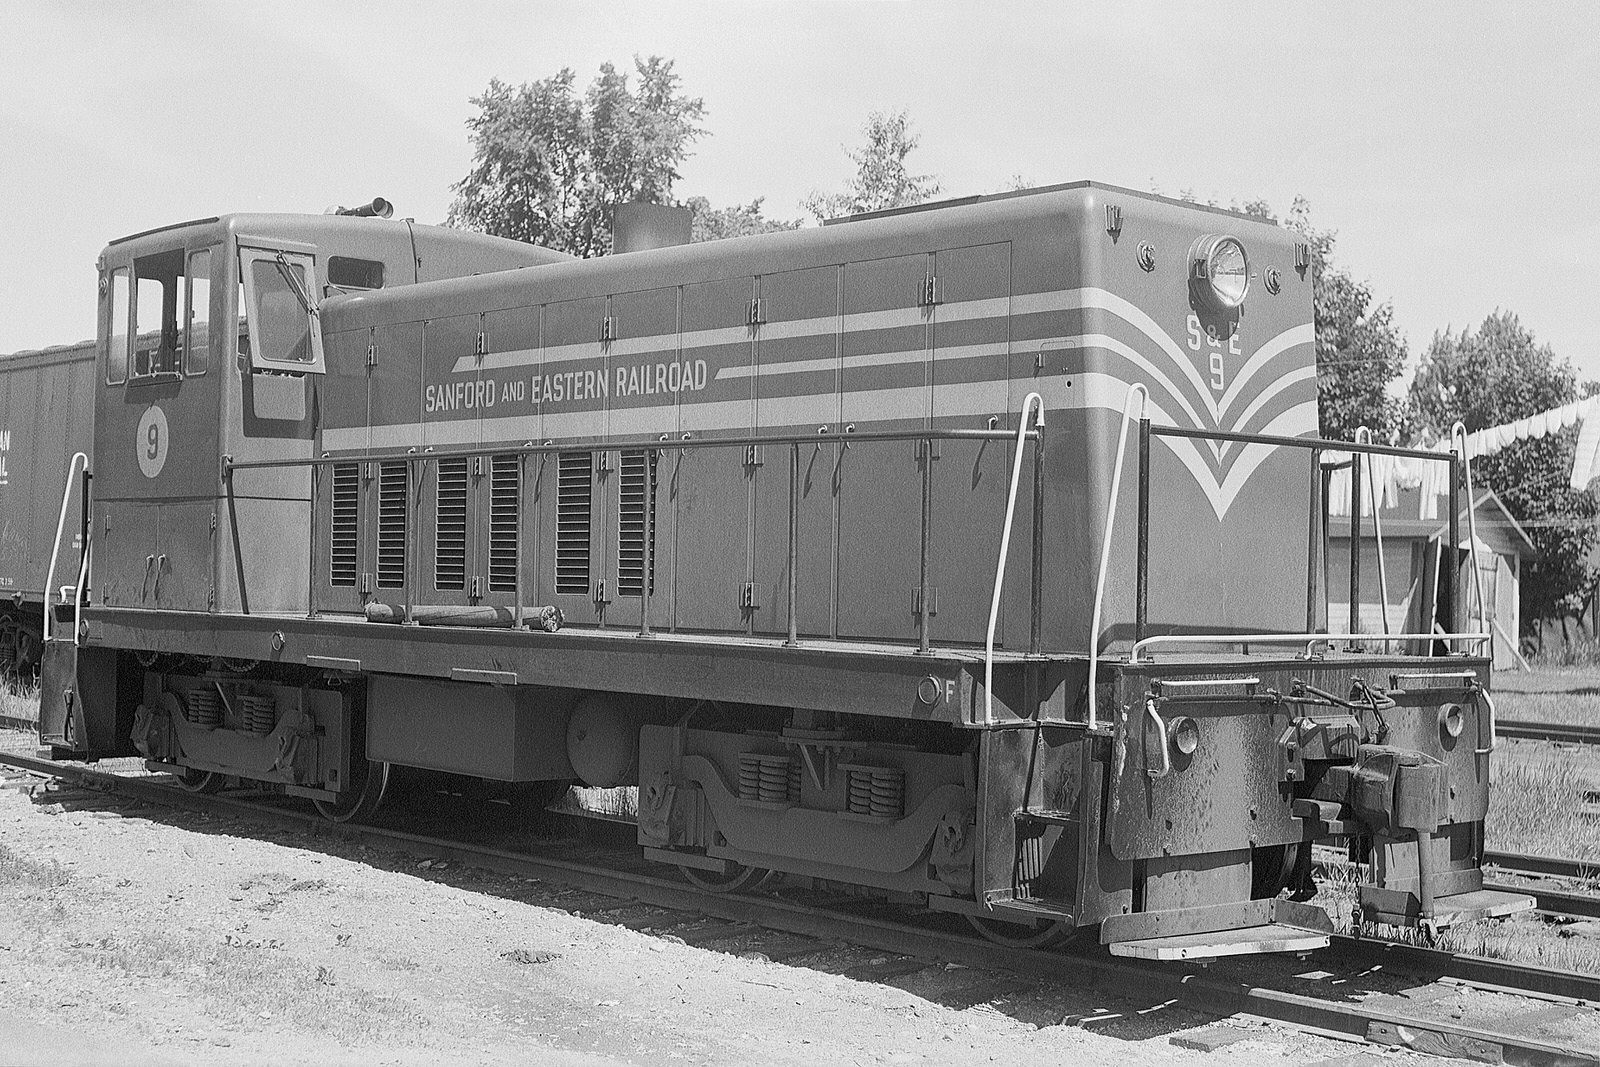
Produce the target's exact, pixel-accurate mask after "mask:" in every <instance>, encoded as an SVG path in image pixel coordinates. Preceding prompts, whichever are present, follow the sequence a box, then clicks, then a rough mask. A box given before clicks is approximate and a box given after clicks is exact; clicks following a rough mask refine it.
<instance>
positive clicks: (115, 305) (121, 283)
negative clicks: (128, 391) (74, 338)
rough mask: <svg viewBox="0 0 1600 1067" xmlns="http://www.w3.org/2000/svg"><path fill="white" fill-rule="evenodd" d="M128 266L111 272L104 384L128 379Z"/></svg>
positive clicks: (117, 383)
mask: <svg viewBox="0 0 1600 1067" xmlns="http://www.w3.org/2000/svg"><path fill="white" fill-rule="evenodd" d="M128 340H129V336H128V268H127V267H118V268H117V269H116V270H114V271H112V272H111V320H110V321H109V322H107V323H106V384H108V385H120V384H122V383H123V382H125V381H127V380H128Z"/></svg>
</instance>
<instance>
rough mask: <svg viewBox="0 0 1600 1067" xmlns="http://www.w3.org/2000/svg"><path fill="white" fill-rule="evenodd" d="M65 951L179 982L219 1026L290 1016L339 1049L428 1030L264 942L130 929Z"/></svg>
mask: <svg viewBox="0 0 1600 1067" xmlns="http://www.w3.org/2000/svg"><path fill="white" fill-rule="evenodd" d="M71 951H73V952H75V953H77V954H78V955H80V956H81V957H83V958H84V959H86V960H87V961H88V962H89V963H91V964H92V965H93V966H95V967H100V968H103V969H106V970H113V971H119V972H121V973H123V974H125V975H128V976H129V977H137V978H145V979H154V980H172V981H177V982H181V983H183V989H184V994H183V995H184V998H185V999H186V1000H189V1001H194V1002H199V1003H200V1004H203V1006H204V1008H205V1011H206V1013H207V1014H208V1015H210V1016H211V1017H212V1018H214V1019H216V1020H218V1021H220V1022H223V1023H238V1022H243V1021H245V1020H251V1021H254V1020H257V1019H263V1018H279V1017H291V1018H292V1019H293V1020H294V1025H295V1026H296V1027H297V1028H301V1029H304V1030H308V1031H311V1032H313V1033H320V1034H324V1035H326V1036H328V1037H330V1038H333V1039H334V1040H336V1041H340V1042H345V1043H350V1042H354V1041H358V1040H360V1039H361V1038H363V1037H369V1036H378V1035H382V1036H384V1037H385V1038H386V1039H390V1038H393V1036H394V1035H396V1034H399V1033H405V1032H408V1031H411V1032H414V1031H416V1030H419V1029H422V1028H425V1027H427V1026H428V1025H429V1023H428V1020H427V1019H426V1018H425V1017H424V1016H423V1015H422V1014H421V1013H419V1012H417V1011H415V1010H413V1009H412V1008H411V1007H409V1006H408V1005H406V1004H405V1003H402V1002H401V1001H399V1000H397V999H395V998H392V997H388V996H383V995H378V994H374V993H372V992H369V991H368V990H366V989H362V988H359V987H355V986H349V985H346V984H344V983H342V982H341V981H340V980H339V975H338V973H337V969H336V968H335V967H330V966H328V965H326V964H315V963H310V962H307V961H305V960H301V959H298V958H296V957H295V956H292V955H290V954H288V953H286V952H284V951H282V950H281V949H280V948H276V947H274V946H273V945H272V944H271V943H265V944H262V943H257V942H253V941H245V940H239V939H234V940H233V941H232V942H231V943H229V942H227V941H220V942H216V941H207V942H202V941H198V940H195V939H192V938H184V937H182V936H179V935H175V934H172V933H168V932H166V931H164V930H160V929H149V930H145V929H137V928H130V929H127V930H123V931H120V932H118V933H115V934H111V935H109V936H105V937H101V938H98V939H96V940H94V941H89V942H80V943H78V944H76V945H73V946H72V947H71ZM330 962H332V960H331V959H330Z"/></svg>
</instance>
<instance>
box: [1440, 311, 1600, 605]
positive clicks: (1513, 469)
mask: <svg viewBox="0 0 1600 1067" xmlns="http://www.w3.org/2000/svg"><path fill="white" fill-rule="evenodd" d="M1593 388H1594V384H1593V383H1585V384H1584V385H1583V386H1582V387H1581V388H1580V386H1579V384H1578V375H1577V372H1576V371H1574V370H1573V368H1572V364H1571V363H1569V362H1568V361H1566V360H1564V359H1557V358H1556V354H1555V352H1554V351H1553V350H1552V349H1551V348H1550V346H1549V345H1541V344H1538V343H1537V342H1536V341H1535V339H1534V336H1533V334H1532V332H1531V331H1529V330H1528V329H1527V328H1525V327H1524V326H1523V325H1522V323H1521V322H1520V321H1519V320H1518V319H1517V316H1516V315H1514V314H1512V313H1511V312H1509V311H1496V312H1495V313H1494V314H1492V315H1490V316H1489V317H1488V318H1486V319H1484V320H1483V325H1482V326H1480V327H1479V328H1478V331H1477V332H1476V333H1473V332H1472V331H1471V330H1462V331H1461V333H1459V334H1455V333H1452V332H1450V330H1448V329H1446V330H1445V331H1443V332H1442V333H1436V334H1434V335H1433V340H1432V342H1431V343H1429V345H1428V350H1427V352H1426V353H1424V355H1423V357H1422V364H1421V366H1419V367H1418V368H1417V374H1416V377H1415V378H1413V379H1412V381H1411V402H1412V405H1413V407H1414V408H1415V410H1416V412H1417V415H1418V417H1419V418H1420V419H1421V420H1422V421H1423V422H1424V423H1425V424H1426V425H1427V426H1428V427H1429V428H1430V429H1432V430H1433V431H1434V432H1435V433H1436V434H1438V435H1439V436H1440V437H1446V436H1448V435H1449V432H1450V427H1451V426H1452V424H1454V423H1455V422H1456V421H1457V420H1459V421H1460V422H1461V423H1462V424H1463V425H1465V427H1466V429H1467V432H1468V433H1472V432H1473V431H1475V430H1482V429H1485V428H1487V427H1490V426H1498V425H1500V424H1502V423H1506V422H1513V421H1515V420H1517V419H1521V418H1526V417H1527V416H1529V415H1534V414H1537V413H1538V412H1541V411H1546V410H1548V409H1550V408H1553V407H1559V406H1561V405H1562V404H1569V403H1571V402H1572V401H1574V400H1577V399H1579V397H1580V396H1587V395H1590V394H1591V390H1593ZM1577 434H1578V431H1577V428H1576V427H1572V428H1569V429H1567V430H1564V431H1562V432H1560V433H1558V434H1553V435H1551V436H1548V437H1539V438H1530V439H1528V440H1524V441H1514V442H1512V443H1511V444H1509V445H1507V446H1506V447H1504V448H1502V449H1500V450H1499V451H1497V452H1494V453H1491V454H1489V455H1486V456H1481V457H1478V458H1476V459H1474V460H1473V462H1472V472H1473V478H1474V481H1475V484H1477V485H1487V486H1489V487H1490V488H1492V489H1494V491H1495V492H1496V493H1498V494H1499V495H1500V499H1501V500H1503V501H1504V502H1505V505H1506V508H1507V509H1508V510H1509V511H1510V512H1511V514H1512V515H1513V516H1515V517H1516V518H1517V519H1518V521H1524V522H1527V523H1528V527H1527V530H1528V536H1529V537H1530V538H1532V539H1533V543H1534V545H1535V546H1536V547H1537V548H1538V550H1539V560H1538V562H1537V563H1536V564H1535V565H1534V566H1533V567H1532V568H1530V569H1528V570H1525V571H1524V572H1523V577H1522V604H1523V618H1525V619H1527V620H1529V621H1530V622H1531V621H1533V620H1535V619H1542V618H1550V617H1552V616H1555V615H1561V614H1571V613H1573V612H1576V611H1579V610H1581V608H1582V605H1583V603H1584V601H1585V600H1586V599H1587V597H1588V595H1589V593H1590V592H1591V591H1592V590H1593V588H1594V582H1595V572H1594V569H1593V568H1592V567H1591V566H1590V565H1589V563H1588V556H1589V552H1590V549H1591V548H1592V547H1593V545H1594V542H1595V528H1594V520H1595V518H1596V516H1597V515H1600V505H1597V504H1596V501H1595V498H1594V494H1592V493H1590V492H1588V491H1586V490H1578V489H1573V488H1572V487H1571V486H1570V485H1568V483H1567V479H1568V472H1569V471H1570V470H1571V469H1572V452H1573V448H1574V447H1575V446H1576V444H1577Z"/></svg>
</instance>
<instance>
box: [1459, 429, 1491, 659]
mask: <svg viewBox="0 0 1600 1067" xmlns="http://www.w3.org/2000/svg"><path fill="white" fill-rule="evenodd" d="M1457 439H1459V440H1460V441H1461V468H1462V470H1463V471H1464V472H1465V474H1466V479H1467V554H1468V555H1469V556H1470V557H1471V558H1472V594H1473V597H1474V598H1475V599H1476V600H1477V602H1478V625H1479V626H1482V625H1484V624H1485V623H1486V622H1487V621H1488V619H1489V614H1488V612H1487V611H1485V610H1484V605H1483V573H1482V572H1481V571H1479V570H1478V502H1477V501H1476V500H1474V499H1472V456H1471V454H1470V453H1469V452H1468V451H1467V427H1466V424H1465V423H1462V422H1459V421H1458V422H1457V423H1456V424H1455V425H1453V426H1451V427H1450V443H1451V444H1452V445H1454V444H1455V443H1456V441H1457ZM1450 547H1451V549H1452V550H1453V549H1455V548H1456V546H1455V545H1451V546H1450ZM1491 651H1492V649H1491Z"/></svg>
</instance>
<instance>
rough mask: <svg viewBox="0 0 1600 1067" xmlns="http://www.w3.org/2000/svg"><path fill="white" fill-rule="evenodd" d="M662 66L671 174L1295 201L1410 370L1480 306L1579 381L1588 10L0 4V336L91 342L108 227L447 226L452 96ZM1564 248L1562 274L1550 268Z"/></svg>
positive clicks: (1597, 368)
mask: <svg viewBox="0 0 1600 1067" xmlns="http://www.w3.org/2000/svg"><path fill="white" fill-rule="evenodd" d="M635 55H641V56H644V55H661V56H665V57H668V58H670V59H672V60H674V61H675V63H676V66H675V70H676V71H677V73H678V74H679V75H680V76H681V78H682V81H683V88H684V89H685V90H686V91H687V92H688V93H690V94H691V95H695V96H699V97H702V98H703V99H704V101H705V107H706V116H705V120H704V125H705V127H706V129H707V131H708V134H707V136H705V137H704V138H703V139H702V140H700V141H699V142H698V143H697V144H696V145H695V149H694V155H693V156H691V157H690V159H689V160H688V161H687V162H686V163H685V164H684V166H683V168H682V175H683V176H682V179H681V180H680V181H679V183H678V185H677V187H676V189H675V192H676V194H677V195H678V196H679V197H681V198H687V197H689V196H695V195H700V196H706V197H708V198H709V199H710V200H711V202H712V204H713V205H715V206H724V205H731V204H733V203H744V202H748V201H750V200H751V199H753V198H755V197H765V201H766V202H765V211H766V213H767V214H768V215H769V216H771V217H779V218H799V217H802V216H803V215H804V212H803V211H802V209H801V207H800V201H801V199H802V198H803V197H804V196H805V195H806V194H807V193H809V192H812V191H814V190H821V191H824V192H831V191H835V190H837V189H838V188H840V187H841V186H843V184H844V183H845V181H846V180H847V179H848V177H849V175H850V172H851V164H850V162H849V160H848V158H847V157H846V155H845V149H846V148H848V147H852V146H854V145H856V144H858V143H859V141H860V136H861V135H860V130H861V126H862V124H863V123H864V121H865V120H866V117H867V115H868V113H869V112H871V111H873V110H885V109H893V108H904V109H906V110H907V111H908V112H909V114H910V116H911V119H912V122H913V126H914V129H915V131H916V132H917V133H918V134H919V135H920V136H921V146H920V147H919V148H918V149H917V150H916V151H915V152H914V153H913V154H912V156H911V159H910V163H911V164H912V167H913V169H914V170H916V171H917V172H922V173H931V174H933V175H935V176H937V178H938V179H939V180H940V182H941V183H942V185H943V191H944V193H946V194H948V195H950V196H964V195H970V194H973V193H982V192H992V191H996V190H999V189H1002V188H1004V187H1005V186H1006V185H1007V184H1008V182H1009V181H1010V180H1011V178H1012V176H1013V175H1021V176H1022V177H1023V178H1024V179H1026V180H1028V181H1029V182H1031V183H1033V184H1038V185H1046V184H1054V183H1057V182H1064V181H1076V180H1080V179H1085V178H1087V179H1092V180H1095V181H1101V182H1106V183H1109V184H1113V185H1123V186H1128V187H1131V188H1134V189H1140V190H1153V191H1157V192H1162V193H1166V194H1168V195H1177V194H1178V193H1180V192H1181V191H1184V190H1190V191H1192V192H1193V194H1194V195H1196V196H1198V197H1199V198H1200V199H1202V200H1216V201H1217V202H1219V203H1221V204H1223V205H1226V204H1228V203H1229V202H1232V201H1239V202H1242V201H1245V200H1250V199H1255V198H1261V199H1265V200H1266V201H1268V202H1269V203H1270V204H1272V205H1273V206H1274V207H1275V208H1276V209H1277V210H1278V211H1279V212H1280V213H1286V212H1287V211H1288V209H1289V207H1290V205H1291V203H1292V202H1293V201H1294V199H1295V197H1297V196H1303V197H1305V198H1306V199H1307V200H1308V201H1309V203H1310V205H1311V219H1312V222H1313V224H1314V225H1316V226H1317V227H1319V228H1324V229H1331V230H1334V231H1336V232H1337V234H1338V239H1337V244H1336V247H1335V262H1336V264H1337V265H1338V266H1341V267H1343V268H1344V269H1346V270H1348V271H1349V272H1350V273H1351V274H1352V275H1354V276H1355V277H1356V278H1357V279H1360V280H1363V281H1365V282H1367V283H1368V284H1369V285H1370V286H1371V288H1372V291H1373V293H1374V294H1375V296H1376V297H1377V298H1378V299H1379V300H1386V301H1390V302H1392V304H1393V307H1394V314H1395V319H1396V322H1397V323H1398V325H1399V326H1400V328H1401V330H1402V332H1403V333H1404V335H1405V336H1406V338H1407V340H1408V342H1409V347H1410V351H1411V354H1412V361H1413V364H1414V363H1415V360H1416V358H1417V356H1418V355H1420V353H1421V352H1422V351H1423V350H1424V349H1425V348H1426V347H1427V344H1428V341H1429V339H1430V338H1431V337H1432V336H1433V334H1434V332H1435V331H1437V330H1441V329H1445V328H1454V329H1456V330H1460V329H1461V328H1463V327H1467V326H1474V327H1475V326H1476V325H1478V324H1479V323H1481V322H1482V320H1483V319H1484V317H1485V316H1486V315H1488V314H1490V313H1491V312H1493V311H1495V310H1497V309H1509V310H1511V311H1514V312H1516V313H1517V314H1518V315H1519V316H1520V317H1521V319H1522V322H1523V324H1524V325H1525V326H1526V327H1528V328H1529V329H1531V330H1532V331H1533V333H1534V334H1535V336H1536V337H1537V338H1538V339H1539V340H1540V341H1542V342H1547V343H1549V344H1550V345H1551V346H1552V347H1553V348H1554V350H1555V351H1556V353H1557V355H1558V356H1559V357H1562V358H1566V359H1569V360H1571V361H1572V363H1573V364H1574V365H1575V366H1576V367H1577V368H1578V371H1579V373H1580V375H1581V376H1582V377H1584V378H1597V379H1600V342H1597V340H1596V339H1595V337H1594V331H1593V330H1592V329H1591V327H1590V325H1589V322H1588V314H1589V312H1590V311H1591V310H1593V308H1592V305H1591V301H1592V300H1593V299H1594V297H1593V295H1592V293H1593V290H1594V289H1595V282H1594V279H1591V278H1589V277H1588V276H1586V275H1584V274H1582V273H1581V272H1577V270H1578V267H1579V266H1580V265H1581V264H1580V262H1579V261H1580V260H1581V259H1582V258H1583V257H1584V256H1585V255H1586V253H1584V252H1583V249H1585V248H1596V247H1597V246H1600V210H1597V206H1596V198H1597V196H1600V94H1597V89H1600V5H1594V4H1578V3H1570V4H1558V3H1539V4H1532V3H1529V4H1518V3H1509V2H1504V3H1498V4H1471V3H1467V4H1459V3H1452V4H1442V3H1418V4H1409V5H1390V4H1364V3H1349V4H1338V5H1327V4H1312V3H1299V2H1293V0H1275V2H1271V3H1250V2H1232V3H1212V2H1204V0H1201V2H1185V3H1176V2H1175V3H1146V4H1138V3H1131V4H1124V3H1116V4H1113V3H1105V4H1077V3H1068V2H1055V3H1048V2H1040V3H1011V2H1004V0H984V2H972V3H943V2H916V0H903V2H887V0H856V2H849V0H834V2H825V3H822V2H789V0H740V2H735V0H720V2H693V3H691V2H678V0H656V2H649V3H633V2H623V0H577V2H570V3H569V2H546V0H521V2H515V3H471V2H467V0H458V2H455V3H450V4H444V3H415V2H390V3H385V4H372V3H331V2H330V3H318V4H311V3H298V2H294V0H272V2H271V3H261V2H259V0H255V2H248V3H233V2H229V0H212V2H204V3H201V2H183V0H142V2H139V3H120V4H117V3H102V2H88V0H85V2H79V3H73V2H60V3H43V2H35V0H6V2H5V3H4V4H3V5H0V250H3V251H4V253H5V254H4V255H3V256H0V352H12V351H17V350H21V349H29V348H37V347H42V346H45V345H50V344H57V343H64V342H70V341H76V340H79V339H82V338H85V337H90V336H92V335H93V333H94V306H95V276H94V262H95V258H96V256H97V255H98V254H99V251H100V249H101V248H102V247H104V245H105V244H106V243H107V242H108V241H110V240H111V239H113V238H115V237H119V236H122V235H125V234H129V233H135V232H138V231H140V230H145V229H150V228H153V227H156V226H161V225H165V224H168V223H172V222H179V221H183V220H186V219H192V218H200V217H205V216H208V215H215V214H221V213H225V212H230V211H308V212H320V211H322V210H323V209H324V208H326V207H327V206H329V205H330V204H334V203H340V204H354V203H359V202H363V201H366V200H370V199H371V198H372V197H374V196H383V197H386V198H387V199H389V200H391V201H393V202H394V204H395V205H396V207H397V214H398V215H400V216H406V217H413V218H415V219H417V220H418V221H419V222H439V221H442V220H443V218H444V215H445V212H446V210H447V209H448V207H449V203H450V199H451V191H450V185H451V183H452V182H455V181H457V180H459V179H460V178H461V177H462V176H463V175H465V174H466V173H467V171H468V169H469V168H470V165H471V158H472V151H471V145H470V143H469V141H468V138H467V128H466V122H467V119H468V118H469V117H470V116H472V115H473V114H474V112H475V109H474V108H473V106H472V104H471V103H470V98H471V97H472V96H474V95H475V94H477V93H480V92H482V91H483V89H484V88H485V87H486V86H487V85H488V83H489V80H490V79H491V78H494V77H498V78H500V79H501V80H503V81H507V82H511V83H521V82H526V81H533V80H536V79H539V78H544V77H547V76H549V75H551V74H554V73H555V72H557V71H558V70H560V69H561V68H562V67H571V68H572V69H573V70H574V71H575V72H576V73H577V76H578V81H579V84H580V85H587V84H588V82H589V81H590V80H591V79H592V78H593V77H594V75H595V74H596V72H597V71H598V69H599V66H600V64H601V63H603V62H606V61H611V62H613V63H616V64H617V65H618V66H628V65H630V64H631V61H632V57H633V56H635ZM1575 272H1577V273H1575Z"/></svg>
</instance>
